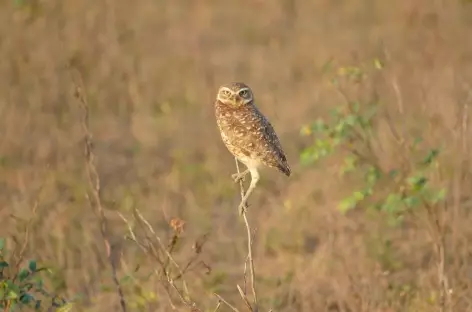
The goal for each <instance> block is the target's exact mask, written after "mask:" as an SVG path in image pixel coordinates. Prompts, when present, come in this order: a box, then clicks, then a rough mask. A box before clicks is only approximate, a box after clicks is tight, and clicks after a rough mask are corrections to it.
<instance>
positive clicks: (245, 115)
mask: <svg viewBox="0 0 472 312" xmlns="http://www.w3.org/2000/svg"><path fill="white" fill-rule="evenodd" d="M225 86H226V85H225ZM228 86H232V90H234V91H235V92H237V91H238V90H240V89H242V88H248V87H247V86H246V85H244V84H242V83H234V84H230V85H228ZM251 93H252V92H251ZM215 114H216V121H217V124H218V128H219V130H220V133H221V138H222V139H223V142H224V143H225V145H226V147H227V148H228V150H229V151H230V152H231V153H232V154H233V155H234V156H235V157H237V158H238V159H239V160H240V161H241V162H242V163H243V164H245V165H246V166H247V167H251V166H259V165H260V164H263V165H266V166H268V167H272V168H276V169H278V170H280V171H281V172H283V173H284V174H285V175H287V176H290V173H291V171H290V167H289V165H288V162H287V158H286V156H285V153H284V151H283V149H282V145H281V144H280V141H279V138H278V137H277V134H276V133H275V130H274V128H273V127H272V125H271V124H270V122H269V121H268V120H267V118H266V117H264V115H262V113H261V112H260V111H259V110H258V109H257V107H256V106H255V105H254V99H253V98H252V99H251V101H250V102H248V103H247V104H242V105H231V104H225V103H223V102H222V101H220V100H218V99H217V100H216V103H215Z"/></svg>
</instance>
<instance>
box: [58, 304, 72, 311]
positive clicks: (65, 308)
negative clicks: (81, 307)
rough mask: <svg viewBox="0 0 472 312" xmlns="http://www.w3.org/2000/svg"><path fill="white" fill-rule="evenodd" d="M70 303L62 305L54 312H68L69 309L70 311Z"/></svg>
mask: <svg viewBox="0 0 472 312" xmlns="http://www.w3.org/2000/svg"><path fill="white" fill-rule="evenodd" d="M72 305H73V304H72V303H67V304H65V305H63V306H62V307H60V308H59V309H57V310H56V311H57V312H69V311H70V310H71V309H72Z"/></svg>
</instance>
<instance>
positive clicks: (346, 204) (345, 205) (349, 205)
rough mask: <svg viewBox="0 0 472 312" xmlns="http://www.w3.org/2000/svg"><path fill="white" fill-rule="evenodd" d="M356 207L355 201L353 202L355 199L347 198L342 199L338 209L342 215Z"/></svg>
mask: <svg viewBox="0 0 472 312" xmlns="http://www.w3.org/2000/svg"><path fill="white" fill-rule="evenodd" d="M356 205H357V201H356V200H355V198H352V197H348V198H345V199H343V200H342V201H341V202H340V203H339V205H338V208H339V210H340V211H341V212H342V213H346V212H348V211H349V210H352V209H354V208H356Z"/></svg>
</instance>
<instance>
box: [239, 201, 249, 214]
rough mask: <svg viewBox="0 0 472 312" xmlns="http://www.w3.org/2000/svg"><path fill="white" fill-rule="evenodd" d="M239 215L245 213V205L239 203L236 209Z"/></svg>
mask: <svg viewBox="0 0 472 312" xmlns="http://www.w3.org/2000/svg"><path fill="white" fill-rule="evenodd" d="M238 210H239V215H240V216H242V215H243V214H244V213H246V211H247V203H241V204H240V205H239V207H238Z"/></svg>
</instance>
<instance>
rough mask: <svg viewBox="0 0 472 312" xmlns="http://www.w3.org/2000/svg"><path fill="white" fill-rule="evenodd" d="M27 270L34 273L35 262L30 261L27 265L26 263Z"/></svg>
mask: <svg viewBox="0 0 472 312" xmlns="http://www.w3.org/2000/svg"><path fill="white" fill-rule="evenodd" d="M28 268H29V269H30V271H31V272H35V271H36V268H37V266H36V261H35V260H31V261H30V262H29V263H28Z"/></svg>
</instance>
